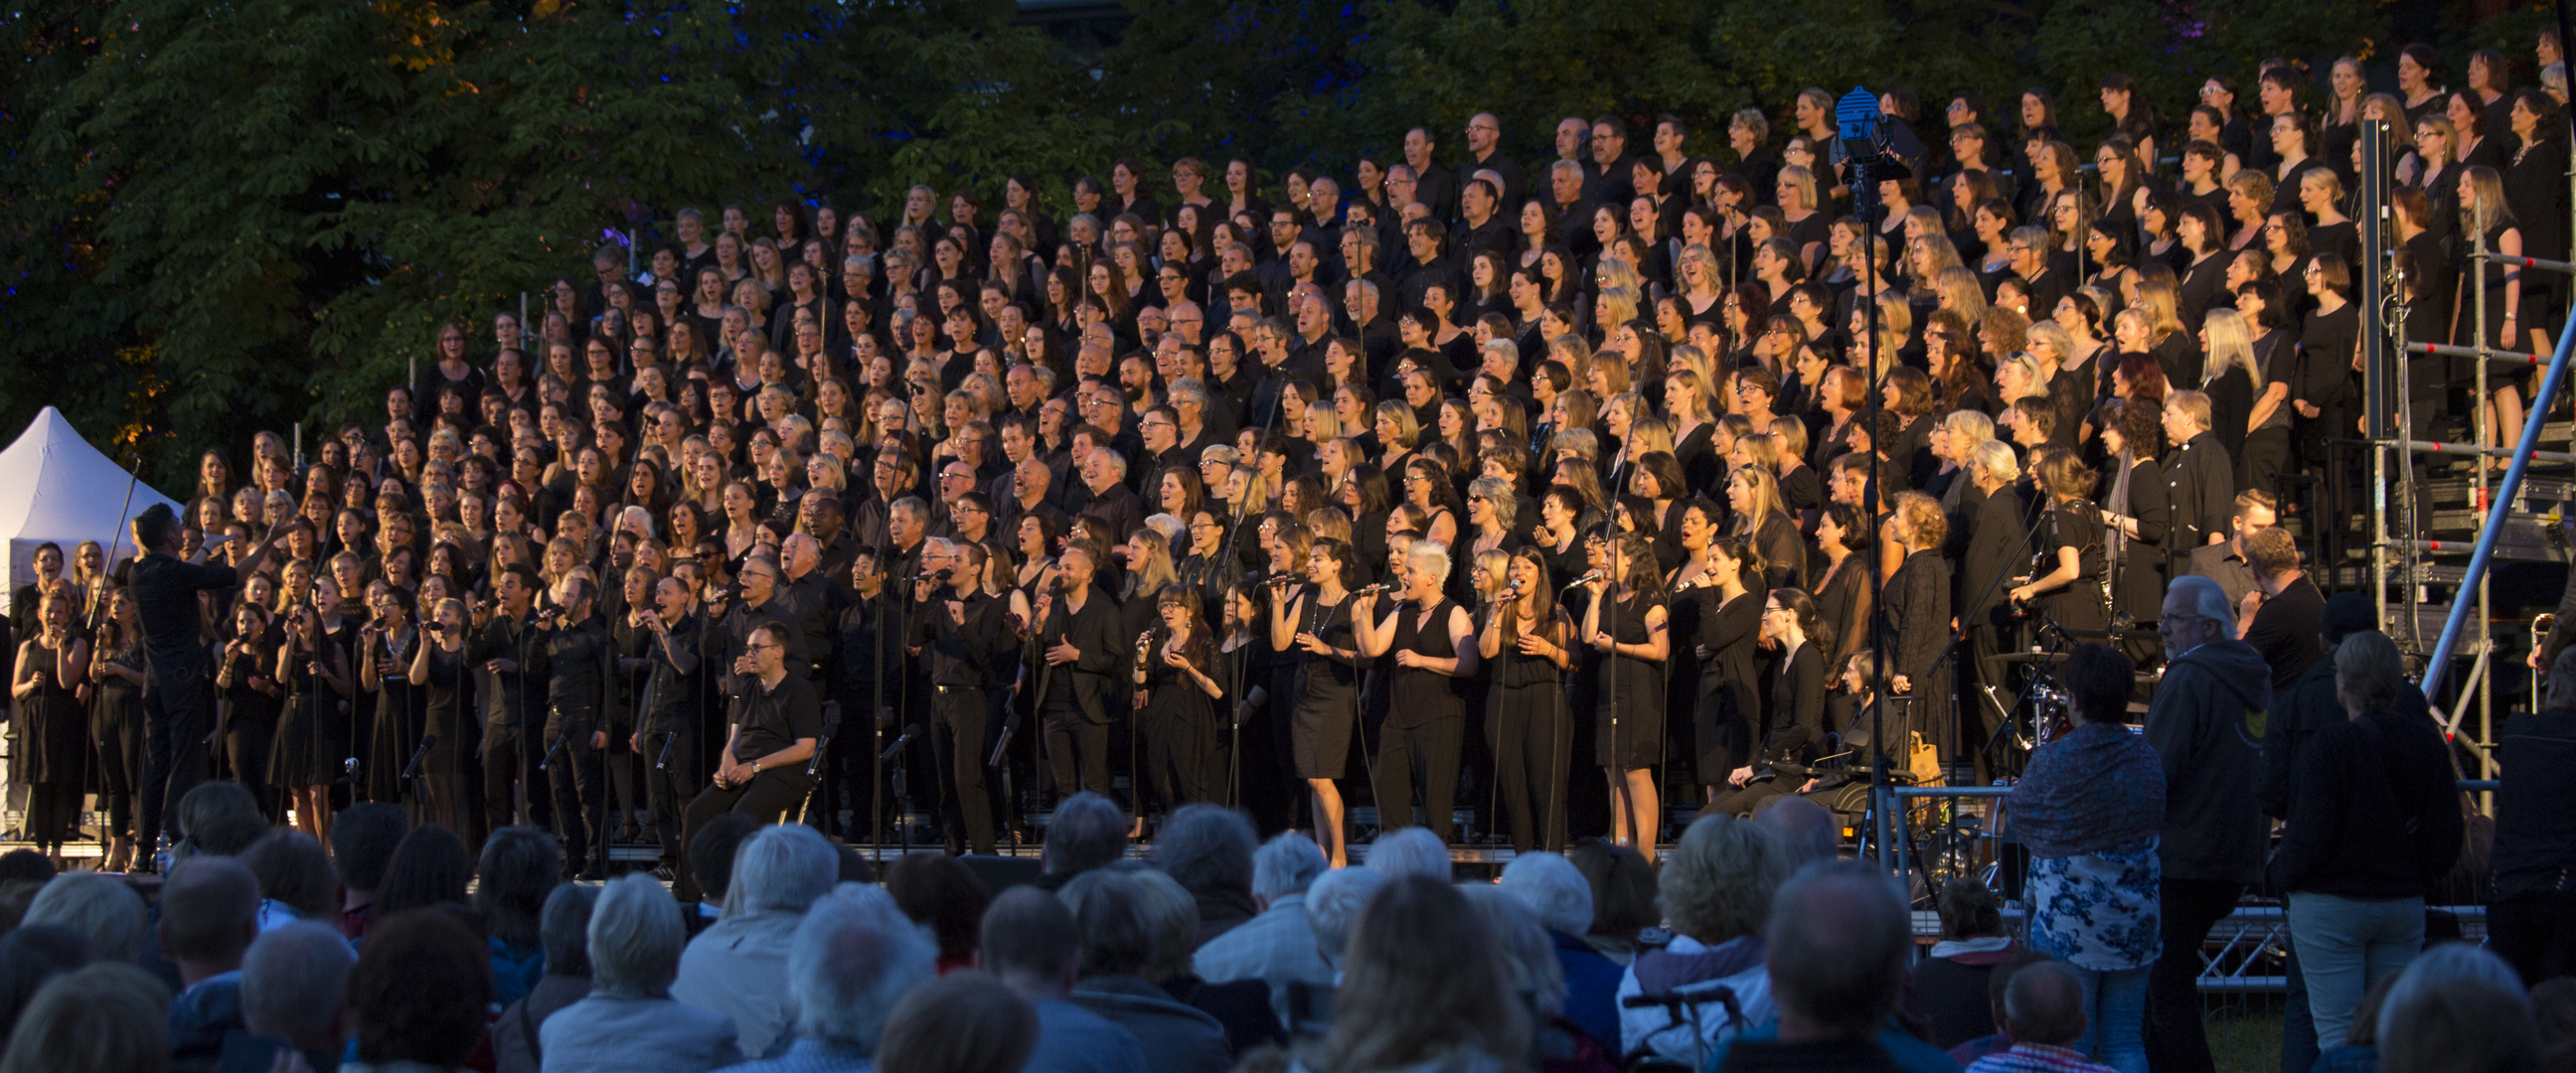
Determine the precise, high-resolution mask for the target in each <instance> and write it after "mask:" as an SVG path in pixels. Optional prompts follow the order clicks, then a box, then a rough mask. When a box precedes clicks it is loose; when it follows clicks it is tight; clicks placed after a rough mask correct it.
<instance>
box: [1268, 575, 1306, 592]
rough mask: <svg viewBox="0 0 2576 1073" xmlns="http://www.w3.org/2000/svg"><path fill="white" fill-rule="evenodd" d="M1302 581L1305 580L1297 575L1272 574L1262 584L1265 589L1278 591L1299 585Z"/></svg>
mask: <svg viewBox="0 0 2576 1073" xmlns="http://www.w3.org/2000/svg"><path fill="white" fill-rule="evenodd" d="M1301 580H1303V579H1302V578H1299V577H1298V576H1297V575H1295V574H1272V575H1271V576H1269V577H1266V578H1263V579H1261V584H1262V587H1264V588H1271V589H1276V588H1283V587H1285V586H1289V585H1294V584H1297V583H1298V582H1299V581H1301Z"/></svg>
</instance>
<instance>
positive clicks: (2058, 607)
mask: <svg viewBox="0 0 2576 1073" xmlns="http://www.w3.org/2000/svg"><path fill="white" fill-rule="evenodd" d="M2131 487H2132V488H2135V487H2136V482H2135V481H2132V482H2131ZM2102 535H2103V529H2102V514H2101V511H2099V510H2097V509H2095V507H2094V506H2093V504H2091V503H2085V502H2080V501H2077V502H2066V501H2060V502H2057V503H2053V504H2050V505H2049V508H2048V510H2046V511H2044V512H2042V513H2041V514H2040V517H2039V540H2038V545H2039V554H2038V561H2037V562H2036V563H2034V564H2032V567H2031V572H2032V576H2033V577H2037V576H2040V575H2043V574H2048V573H2053V572H2055V571H2056V570H2057V566H2058V562H2057V560H2058V555H2057V552H2058V549H2060V548H2073V549H2075V552H2076V563H2077V570H2078V573H2077V575H2076V578H2075V580H2074V581H2072V582H2069V583H2067V584H2065V585H2061V586H2059V587H2057V588H2054V589H2051V590H2049V591H2047V592H2044V593H2041V594H2039V608H2038V610H2039V614H2040V617H2041V618H2043V619H2045V620H2046V621H2048V622H2053V623H2056V624H2057V626H2058V627H2059V628H2061V629H2065V630H2086V631H2094V632H2099V631H2101V630H2102V629H2104V628H2106V627H2108V626H2110V624H2111V609H2110V608H2109V607H2108V606H2107V605H2105V604H2104V603H2103V599H2102V588H2103V586H2102V583H2103V581H2104V580H2105V579H2106V576H2107V575H2106V567H2105V565H2104V564H2105V561H2106V560H2105V557H2104V553H2103V539H2102ZM2082 639H2084V640H2090V638H2082Z"/></svg>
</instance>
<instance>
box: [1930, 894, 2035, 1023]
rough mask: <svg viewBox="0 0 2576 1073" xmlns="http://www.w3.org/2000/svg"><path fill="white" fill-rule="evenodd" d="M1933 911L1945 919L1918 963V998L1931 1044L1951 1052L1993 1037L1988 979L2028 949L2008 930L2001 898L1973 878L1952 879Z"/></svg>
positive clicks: (1992, 1015)
mask: <svg viewBox="0 0 2576 1073" xmlns="http://www.w3.org/2000/svg"><path fill="white" fill-rule="evenodd" d="M1933 908H1934V909H1935V910H1937V911H1938V912H1939V913H1940V916H1941V939H1940V941H1939V942H1935V943H1933V944H1932V949H1931V950H1930V951H1929V952H1928V953H1927V955H1926V956H1925V957H1924V959H1923V960H1922V961H1919V962H1916V963H1915V965H1914V993H1915V994H1916V995H1917V996H1919V997H1920V999H1921V1000H1922V1003H1923V1012H1924V1014H1925V1015H1926V1016H1928V1017H1929V1018H1931V1021H1932V1045H1933V1046H1935V1047H1939V1048H1942V1049H1944V1050H1948V1049H1950V1048H1954V1047H1957V1046H1959V1045H1960V1044H1963V1043H1966V1042H1968V1041H1969V1040H1973V1039H1976V1038H1977V1037H1979V1036H1990V1035H1993V1034H1994V1031H1995V1019H1994V1014H1993V1012H1992V1010H1991V1008H1990V1007H1989V1005H1988V1004H1987V1002H1986V980H1987V978H1988V977H1990V976H1992V975H1993V974H1994V971H1995V966H1997V965H2001V964H2003V963H2004V962H2007V961H2011V960H2012V959H2014V958H2017V957H2020V956H2021V954H2022V951H2023V949H2024V948H2023V947H2022V945H2021V943H2019V942H2018V941H2015V940H2014V939H2013V937H2012V934H2011V933H2010V932H2007V931H2005V930H2004V914H2003V899H2002V898H2000V897H1998V896H1996V894H1995V892H1994V891H1993V890H1991V889H1989V888H1987V886H1986V885H1985V884H1984V883H1981V882H1978V881H1977V880H1975V879H1971V878H1968V877H1965V876H1952V877H1951V878H1950V879H1949V880H1948V881H1946V882H1944V883H1942V884H1941V898H1940V901H1939V902H1937V903H1935V904H1934V906H1933Z"/></svg>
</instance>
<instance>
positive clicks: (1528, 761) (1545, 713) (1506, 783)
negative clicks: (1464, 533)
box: [1485, 607, 1574, 853]
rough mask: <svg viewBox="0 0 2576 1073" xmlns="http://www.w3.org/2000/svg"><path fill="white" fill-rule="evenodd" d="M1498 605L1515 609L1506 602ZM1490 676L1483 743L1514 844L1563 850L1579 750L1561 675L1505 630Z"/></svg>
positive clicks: (1514, 846)
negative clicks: (1568, 781) (1569, 786)
mask: <svg viewBox="0 0 2576 1073" xmlns="http://www.w3.org/2000/svg"><path fill="white" fill-rule="evenodd" d="M1496 613H1497V614H1511V613H1512V612H1511V609H1510V608H1508V607H1507V608H1504V609H1503V610H1500V611H1497V612H1496ZM1543 625H1544V624H1543ZM1506 632H1508V631H1506ZM1566 632H1567V633H1568V634H1569V635H1570V634H1571V633H1572V632H1573V631H1571V630H1568V631H1566ZM1492 682H1493V686H1492V687H1491V692H1490V693H1489V694H1488V695H1487V698H1486V702H1485V711H1486V717H1485V738H1486V747H1487V748H1489V749H1491V750H1492V751H1493V755H1494V769H1495V779H1494V781H1495V783H1496V784H1497V786H1498V788H1499V789H1500V790H1501V791H1502V798H1503V817H1504V819H1505V820H1506V821H1507V825H1508V826H1509V827H1510V829H1511V837H1512V849H1513V851H1514V852H1518V853H1527V852H1529V851H1531V850H1533V849H1544V850H1549V851H1551V852H1561V851H1562V850H1563V848H1564V846H1565V778H1566V771H1567V770H1568V767H1569V761H1570V760H1571V759H1572V758H1573V755H1574V722H1573V719H1572V718H1571V713H1570V712H1568V711H1567V710H1566V700H1565V688H1564V685H1565V682H1564V675H1563V673H1562V672H1561V671H1560V670H1559V669H1558V668H1557V665H1556V662H1555V661H1554V660H1551V659H1548V658H1546V657H1544V656H1529V655H1523V654H1521V651H1520V646H1519V645H1518V644H1517V643H1515V642H1514V641H1512V640H1511V639H1509V638H1506V639H1505V640H1504V641H1503V644H1502V649H1501V651H1500V652H1498V653H1497V654H1496V655H1495V656H1494V659H1493V678H1492Z"/></svg>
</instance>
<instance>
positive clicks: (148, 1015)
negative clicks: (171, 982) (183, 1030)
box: [0, 961, 348, 1073]
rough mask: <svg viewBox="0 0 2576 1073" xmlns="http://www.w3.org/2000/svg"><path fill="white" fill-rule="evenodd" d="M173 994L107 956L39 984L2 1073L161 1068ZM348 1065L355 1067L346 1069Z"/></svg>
mask: <svg viewBox="0 0 2576 1073" xmlns="http://www.w3.org/2000/svg"><path fill="white" fill-rule="evenodd" d="M169 1005H170V992H169V991H168V990H167V989H165V988H163V987H162V986H161V981H159V980H156V979H153V977H152V974H150V973H147V972H145V971H143V970H142V969H139V968H136V967H134V966H132V965H128V964H122V963H118V962H112V961H108V962H99V963H95V964H91V965H86V966H83V967H81V968H77V969H73V970H71V971H69V972H65V973H63V974H61V975H59V976H56V977H54V978H53V979H51V980H48V981H46V983H45V986H43V987H41V988H38V989H37V991H36V997H35V1000H34V1001H32V1002H29V1003H28V1004H27V1010H26V1012H25V1013H23V1014H21V1015H19V1018H18V1024H17V1027H16V1028H14V1029H12V1030H11V1031H10V1033H9V1046H8V1048H7V1050H5V1051H0V1073H161V1071H162V1070H164V1069H167V1068H169V1065H168V1063H169V1050H168V1049H169V1036H168V1033H167V1032H166V1031H164V1029H163V1027H162V1021H163V1020H164V1019H165V1018H166V1017H167V1016H168V1011H169ZM343 1068H348V1067H343Z"/></svg>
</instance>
